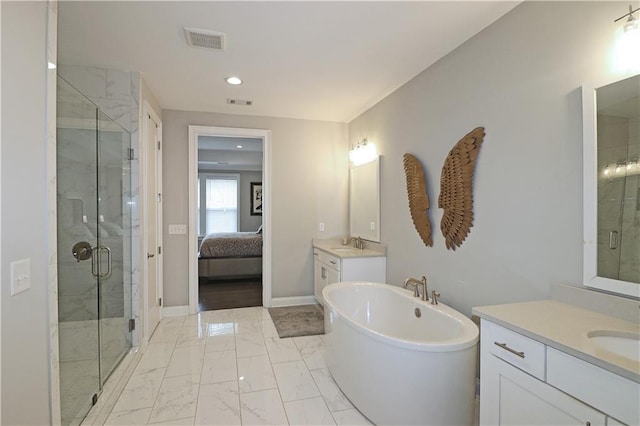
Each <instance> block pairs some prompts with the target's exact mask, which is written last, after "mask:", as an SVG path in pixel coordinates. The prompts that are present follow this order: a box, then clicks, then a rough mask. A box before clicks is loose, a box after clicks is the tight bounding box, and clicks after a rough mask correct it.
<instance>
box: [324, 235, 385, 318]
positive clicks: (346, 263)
mask: <svg viewBox="0 0 640 426" xmlns="http://www.w3.org/2000/svg"><path fill="white" fill-rule="evenodd" d="M365 253H366V255H365ZM313 274H314V278H313V287H314V295H315V297H316V300H317V301H318V303H320V304H321V305H323V306H324V299H323V298H322V290H323V289H324V288H325V287H326V286H328V285H329V284H332V283H335V282H338V281H371V282H382V283H383V282H385V281H386V274H387V272H386V256H384V255H383V254H381V253H380V254H379V255H372V254H371V253H370V252H362V255H361V256H359V255H358V251H357V250H353V252H351V251H350V252H349V253H348V254H344V255H336V254H332V253H330V252H328V251H325V250H322V249H319V248H317V247H314V248H313Z"/></svg>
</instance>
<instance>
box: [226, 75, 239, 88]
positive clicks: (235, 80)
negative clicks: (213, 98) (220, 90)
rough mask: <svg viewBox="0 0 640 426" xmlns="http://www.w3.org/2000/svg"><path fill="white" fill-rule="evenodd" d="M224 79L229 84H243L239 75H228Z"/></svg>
mask: <svg viewBox="0 0 640 426" xmlns="http://www.w3.org/2000/svg"><path fill="white" fill-rule="evenodd" d="M224 81H226V82H227V83H229V84H233V85H234V86H237V85H238V84H242V80H240V79H239V78H238V77H233V76H232V77H227V78H225V79H224Z"/></svg>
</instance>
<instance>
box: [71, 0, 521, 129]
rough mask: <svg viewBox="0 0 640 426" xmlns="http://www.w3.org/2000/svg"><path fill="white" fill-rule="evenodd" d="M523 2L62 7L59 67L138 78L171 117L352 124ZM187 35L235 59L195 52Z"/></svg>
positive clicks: (77, 3)
mask: <svg viewBox="0 0 640 426" xmlns="http://www.w3.org/2000/svg"><path fill="white" fill-rule="evenodd" d="M518 3H519V2H507V1H482V0H476V1H467V2H464V1H424V2H423V1H413V2H396V1H388V2H364V1H357V2H338V1H318V2H313V1H302V2H293V1H285V2H245V1H230V2H214V1H196V2H186V1H171V2H169V1H141V2H133V1H68V2H67V1H62V2H60V3H59V22H58V60H59V62H60V63H61V64H66V65H86V66H98V67H107V68H115V69H120V70H127V71H140V72H141V73H142V75H143V77H144V79H145V81H146V82H147V84H148V86H149V88H150V89H151V91H152V92H153V94H154V95H155V97H156V98H157V100H158V102H159V103H160V105H161V107H162V108H164V109H177V110H189V111H211V112H224V113H233V114H249V115H266V116H276V117H290V118H303V119H313V120H327V121H338V122H348V121H350V120H352V119H353V118H355V117H357V116H358V115H359V114H361V113H362V112H364V111H366V110H367V109H368V108H370V107H371V106H373V105H375V104H376V103H377V102H378V101H380V100H381V99H383V98H384V97H385V96H387V95H388V94H390V93H391V92H393V91H394V90H396V89H397V88H398V87H400V86H402V85H403V84H404V83H406V82H407V81H409V80H410V79H411V78H413V77H414V76H416V75H417V74H418V73H420V72H421V71H422V70H424V69H425V68H427V67H428V66H430V65H431V64H433V63H434V62H436V61H437V60H438V59H440V58H441V57H443V56H445V55H446V54H447V53H449V52H451V51H452V50H453V49H455V48H456V47H457V46H459V45H460V44H462V43H463V42H464V41H465V40H467V39H469V38H470V37H472V36H473V35H474V34H476V33H478V32H479V31H481V30H482V29H483V28H485V27H487V26H488V25H489V24H491V23H492V22H494V21H495V20H496V19H498V18H499V17H501V16H502V15H504V14H505V13H506V12H508V11H509V10H511V9H512V8H513V7H515V6H516V5H517V4H518ZM184 27H196V28H201V29H209V30H214V31H220V32H223V33H225V34H226V36H227V49H226V50H225V51H223V52H216V51H208V50H205V49H201V48H193V47H189V46H187V44H186V42H185V36H184V30H183V28H184ZM230 75H237V76H239V77H241V78H242V79H243V80H244V84H242V85H240V86H230V85H228V84H227V83H226V82H224V80H223V79H224V78H225V77H227V76H230ZM227 98H234V99H243V100H251V101H253V105H252V106H240V105H228V104H227V103H226V100H227Z"/></svg>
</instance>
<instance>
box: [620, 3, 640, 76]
mask: <svg viewBox="0 0 640 426" xmlns="http://www.w3.org/2000/svg"><path fill="white" fill-rule="evenodd" d="M638 11H640V8H637V9H635V10H633V7H632V6H631V5H629V13H626V14H624V15H622V16H621V17H619V18H618V19H616V20H615V21H614V22H618V21H620V20H622V19H624V18H627V20H626V22H625V23H624V25H623V26H622V33H621V34H620V36H619V37H618V40H617V41H616V46H615V53H614V55H615V56H614V59H615V63H616V67H617V68H618V69H619V70H620V71H622V72H626V71H638V70H640V54H638V52H640V21H638V19H636V17H635V16H633V14H634V13H636V12H638Z"/></svg>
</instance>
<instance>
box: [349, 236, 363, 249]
mask: <svg viewBox="0 0 640 426" xmlns="http://www.w3.org/2000/svg"><path fill="white" fill-rule="evenodd" d="M349 241H353V248H357V249H360V250H362V249H364V241H363V240H362V237H357V238H356V237H351V238H349Z"/></svg>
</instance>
